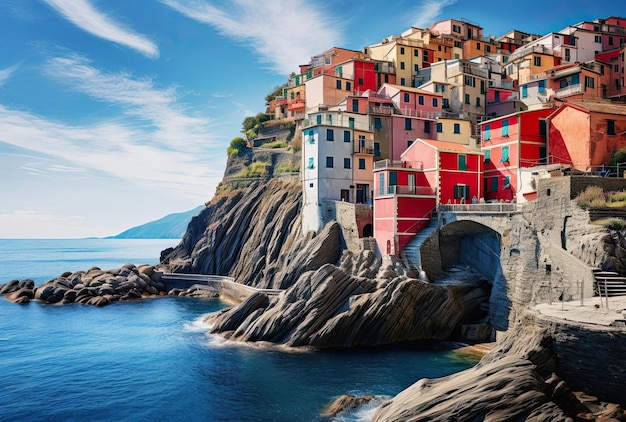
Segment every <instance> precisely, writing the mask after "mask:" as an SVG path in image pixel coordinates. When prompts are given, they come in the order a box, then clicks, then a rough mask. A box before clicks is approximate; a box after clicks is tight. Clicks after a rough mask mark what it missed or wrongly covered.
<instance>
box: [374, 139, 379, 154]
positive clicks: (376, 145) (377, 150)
mask: <svg viewBox="0 0 626 422" xmlns="http://www.w3.org/2000/svg"><path fill="white" fill-rule="evenodd" d="M374 156H375V157H380V142H374Z"/></svg>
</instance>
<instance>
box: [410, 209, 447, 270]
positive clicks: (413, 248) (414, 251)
mask: <svg viewBox="0 0 626 422" xmlns="http://www.w3.org/2000/svg"><path fill="white" fill-rule="evenodd" d="M438 221H439V220H438V218H437V214H434V213H433V216H432V218H431V220H430V224H429V225H428V226H426V227H425V228H424V229H423V230H422V231H421V232H419V233H418V234H416V235H415V236H414V237H413V239H411V241H410V242H409V243H408V244H407V245H406V246H405V247H404V250H403V251H402V256H403V258H404V259H405V261H406V263H407V264H409V266H410V267H413V268H414V269H415V270H416V271H417V272H418V273H421V271H422V256H421V253H420V247H421V246H422V243H424V240H426V239H427V238H428V236H430V235H431V233H432V232H434V231H435V230H437V226H438Z"/></svg>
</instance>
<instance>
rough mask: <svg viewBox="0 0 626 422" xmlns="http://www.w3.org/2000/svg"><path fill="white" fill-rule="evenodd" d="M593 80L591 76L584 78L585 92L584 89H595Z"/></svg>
mask: <svg viewBox="0 0 626 422" xmlns="http://www.w3.org/2000/svg"><path fill="white" fill-rule="evenodd" d="M594 85H595V80H594V79H593V78H592V77H591V76H585V90H586V88H592V89H593V88H595V86H594Z"/></svg>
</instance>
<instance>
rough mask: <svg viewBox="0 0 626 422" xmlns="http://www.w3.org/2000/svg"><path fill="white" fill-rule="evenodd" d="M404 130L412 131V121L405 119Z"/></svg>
mask: <svg viewBox="0 0 626 422" xmlns="http://www.w3.org/2000/svg"><path fill="white" fill-rule="evenodd" d="M404 130H411V119H406V118H405V119H404Z"/></svg>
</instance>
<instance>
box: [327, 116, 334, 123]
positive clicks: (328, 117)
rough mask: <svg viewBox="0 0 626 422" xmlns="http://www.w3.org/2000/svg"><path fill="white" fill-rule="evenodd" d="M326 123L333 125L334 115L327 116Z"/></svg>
mask: <svg viewBox="0 0 626 422" xmlns="http://www.w3.org/2000/svg"><path fill="white" fill-rule="evenodd" d="M326 123H328V124H329V125H332V124H333V115H332V114H327V115H326Z"/></svg>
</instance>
